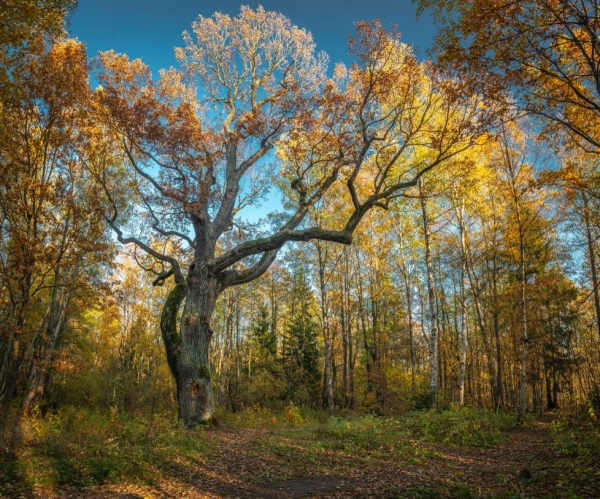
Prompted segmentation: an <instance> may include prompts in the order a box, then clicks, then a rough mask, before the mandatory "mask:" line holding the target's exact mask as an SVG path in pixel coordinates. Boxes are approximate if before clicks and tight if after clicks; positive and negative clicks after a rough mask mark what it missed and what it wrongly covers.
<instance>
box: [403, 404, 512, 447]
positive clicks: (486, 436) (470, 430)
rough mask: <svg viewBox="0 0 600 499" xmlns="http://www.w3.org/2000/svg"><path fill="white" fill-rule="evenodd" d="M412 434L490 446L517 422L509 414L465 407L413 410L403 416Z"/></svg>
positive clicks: (444, 440)
mask: <svg viewBox="0 0 600 499" xmlns="http://www.w3.org/2000/svg"><path fill="white" fill-rule="evenodd" d="M406 424H407V426H408V428H409V429H410V431H411V432H412V434H413V435H414V436H415V437H416V438H418V439H420V440H424V441H426V442H435V443H439V444H446V445H447V444H452V445H461V446H465V447H492V446H494V445H496V444H498V443H500V442H502V441H503V440H504V439H505V438H506V436H507V432H508V431H509V430H510V429H512V428H514V427H515V426H516V424H517V421H516V418H515V416H514V415H512V414H507V413H503V412H498V413H494V412H493V411H489V410H486V409H473V408H468V407H464V408H461V409H457V408H454V409H450V410H447V411H442V412H435V411H427V412H413V413H411V414H409V415H408V416H407V418H406Z"/></svg>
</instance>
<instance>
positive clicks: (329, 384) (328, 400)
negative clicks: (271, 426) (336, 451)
mask: <svg viewBox="0 0 600 499" xmlns="http://www.w3.org/2000/svg"><path fill="white" fill-rule="evenodd" d="M316 246H317V256H318V259H319V287H320V289H321V318H322V324H323V340H324V343H325V369H324V371H325V372H324V380H323V381H324V383H323V384H324V386H323V388H324V390H323V391H324V399H325V400H324V402H325V406H326V407H327V413H328V414H329V417H333V415H334V412H335V400H334V396H333V376H332V358H331V339H330V337H329V333H330V330H329V320H328V317H327V289H326V288H325V255H324V254H323V247H322V244H321V243H316Z"/></svg>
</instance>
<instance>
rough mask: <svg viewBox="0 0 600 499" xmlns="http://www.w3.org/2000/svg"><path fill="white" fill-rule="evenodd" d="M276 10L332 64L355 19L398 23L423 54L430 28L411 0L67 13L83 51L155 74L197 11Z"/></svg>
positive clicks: (143, 5) (119, 0)
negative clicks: (108, 54)
mask: <svg viewBox="0 0 600 499" xmlns="http://www.w3.org/2000/svg"><path fill="white" fill-rule="evenodd" d="M242 4H244V5H250V7H252V8H256V7H257V6H258V5H262V6H263V7H264V8H265V9H266V10H276V11H279V12H282V13H283V14H285V15H286V16H287V17H289V18H290V19H291V20H292V22H293V23H294V24H295V25H297V26H299V27H301V28H306V29H307V30H308V31H310V32H311V33H312V34H313V37H314V39H315V42H316V44H317V50H324V51H325V52H327V53H328V54H329V56H330V60H331V63H332V66H333V63H336V62H347V61H348V57H347V53H348V49H347V41H348V34H349V33H351V32H352V31H353V29H354V26H353V23H354V22H356V21H361V20H366V21H372V20H373V19H379V20H381V21H382V22H383V23H384V25H386V26H388V27H389V26H390V25H392V24H397V25H398V28H399V30H400V32H401V33H402V40H403V41H404V42H405V43H410V44H412V45H414V46H415V47H417V48H418V49H419V50H418V54H419V55H420V56H421V57H424V56H425V50H426V49H428V48H429V47H430V46H431V43H432V38H433V36H434V34H435V26H434V25H433V22H432V20H431V18H430V17H429V16H428V15H423V16H422V18H421V19H419V21H418V22H417V20H416V15H415V14H416V6H415V5H414V4H413V3H412V2H411V1H410V0H345V1H339V0H287V1H282V0H264V1H261V2H256V1H253V2H239V1H232V0H218V1H217V0H170V1H168V0H79V7H78V8H77V10H76V12H75V13H74V15H73V16H72V19H71V26H70V34H71V36H74V37H77V38H78V39H79V40H81V41H83V42H85V43H86V44H87V48H88V54H89V55H90V56H94V55H95V54H96V53H97V52H98V51H99V50H110V49H114V50H115V51H116V52H120V53H125V54H127V55H129V57H130V58H132V59H135V58H141V59H142V60H143V61H144V62H145V63H146V64H148V65H149V66H150V67H151V68H152V70H153V71H154V72H156V71H157V70H158V69H160V68H163V67H169V66H173V65H175V64H176V62H175V58H174V57H173V48H174V47H176V46H181V45H182V44H183V41H182V36H181V34H182V32H183V31H184V30H190V28H191V24H192V22H193V21H194V20H196V19H197V17H198V15H202V16H204V17H210V16H211V15H212V14H213V13H214V12H216V11H218V12H222V13H227V14H230V15H232V16H234V15H237V14H238V13H239V9H240V5H242Z"/></svg>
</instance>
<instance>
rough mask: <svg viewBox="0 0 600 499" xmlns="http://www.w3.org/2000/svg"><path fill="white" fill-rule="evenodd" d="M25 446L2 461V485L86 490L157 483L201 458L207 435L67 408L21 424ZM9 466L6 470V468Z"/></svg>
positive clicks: (170, 425)
mask: <svg viewBox="0 0 600 499" xmlns="http://www.w3.org/2000/svg"><path fill="white" fill-rule="evenodd" d="M22 428H23V442H22V443H21V444H20V445H19V449H15V450H14V452H13V454H11V455H10V456H5V457H4V462H3V463H2V462H0V469H4V470H7V471H5V472H4V473H3V474H2V476H0V482H2V481H4V482H5V483H11V482H14V483H13V485H14V486H19V485H21V486H25V485H27V486H29V487H31V486H33V485H41V486H48V487H56V486H63V485H71V486H76V487H86V486H90V485H98V484H103V483H115V482H121V481H124V480H133V481H145V482H146V483H148V482H149V481H153V480H155V479H156V478H157V477H160V476H161V474H163V473H168V472H169V471H171V470H173V469H174V468H177V467H179V466H185V465H186V464H189V463H191V462H195V461H197V460H198V459H199V458H201V456H202V454H204V453H205V452H206V450H207V447H208V444H207V442H206V440H205V438H204V435H203V430H202V429H199V430H185V429H183V428H179V427H178V426H175V425H173V423H172V421H170V420H168V419H166V418H160V417H159V418H157V417H153V418H144V417H143V416H141V415H128V414H125V413H122V412H119V411H116V410H113V411H110V412H104V413H92V412H88V411H84V410H80V409H74V408H69V409H65V410H62V411H60V412H59V413H58V414H56V415H52V416H50V417H48V418H46V419H31V420H27V421H24V422H22ZM5 465H6V466H5Z"/></svg>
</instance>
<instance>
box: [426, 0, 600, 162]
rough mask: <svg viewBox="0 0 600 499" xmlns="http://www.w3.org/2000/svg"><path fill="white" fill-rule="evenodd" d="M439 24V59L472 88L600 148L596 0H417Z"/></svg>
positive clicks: (599, 41) (589, 147)
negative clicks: (466, 80)
mask: <svg viewBox="0 0 600 499" xmlns="http://www.w3.org/2000/svg"><path fill="white" fill-rule="evenodd" d="M419 4H420V10H421V11H422V10H423V9H424V8H431V9H432V10H433V12H434V15H435V16H436V18H437V20H438V21H439V23H440V25H441V30H440V32H439V35H438V37H437V42H436V47H437V48H438V49H440V50H439V61H440V62H441V63H442V64H444V65H446V66H447V67H452V68H454V69H455V70H457V71H458V72H460V73H462V74H469V75H470V81H471V82H472V84H473V86H474V88H477V89H478V90H479V91H481V92H482V93H483V94H485V95H486V96H488V97H492V98H495V99H499V100H500V101H501V102H503V103H504V105H506V106H510V107H512V106H515V105H516V106H517V107H518V108H520V109H521V110H523V111H525V112H527V113H533V114H534V115H536V116H537V117H539V118H541V119H542V120H543V121H544V122H545V123H546V125H547V131H550V132H552V131H556V130H560V131H561V132H566V134H567V135H569V136H570V138H571V139H572V140H574V141H575V142H577V143H579V144H580V145H581V146H582V147H584V148H585V149H587V150H594V151H596V152H598V149H599V148H600V135H599V134H598V125H599V123H600V35H599V33H600V32H599V29H600V23H599V21H600V20H599V15H600V12H599V10H598V2H597V1H596V0H544V1H539V0H522V1H518V2H515V1H512V0H492V1H490V0H459V1H455V0H441V1H440V0H435V1H434V0H420V1H419Z"/></svg>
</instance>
